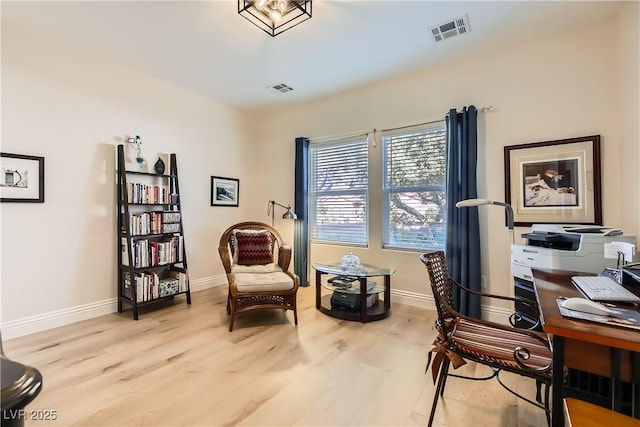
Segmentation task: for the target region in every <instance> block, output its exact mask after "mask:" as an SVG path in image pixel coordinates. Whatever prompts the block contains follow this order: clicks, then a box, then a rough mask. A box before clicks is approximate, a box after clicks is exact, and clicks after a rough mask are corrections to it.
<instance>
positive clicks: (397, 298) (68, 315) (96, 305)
mask: <svg viewBox="0 0 640 427" xmlns="http://www.w3.org/2000/svg"><path fill="white" fill-rule="evenodd" d="M189 284H190V286H191V292H198V291H202V290H204V289H208V288H214V287H218V286H226V285H227V276H226V275H225V274H218V275H216V276H209V277H202V278H200V279H193V280H191V281H190V282H189ZM391 296H392V299H391V300H392V301H393V302H397V303H400V304H406V305H411V306H414V307H420V308H427V309H430V310H435V305H434V300H433V297H432V296H431V295H427V294H420V293H417V292H410V291H403V290H399V289H392V290H391ZM116 311H118V301H117V299H116V298H109V299H106V300H103V301H97V302H93V303H89V304H84V305H79V306H76V307H71V308H66V309H62V310H56V311H50V312H48V313H43V314H37V315H35V316H29V317H24V318H22V319H17V320H12V321H9V322H5V323H3V324H2V327H1V329H2V339H3V340H8V339H12V338H18V337H22V336H25V335H29V334H34V333H36V332H41V331H46V330H48V329H53V328H57V327H59V326H65V325H69V324H71V323H75V322H80V321H82V320H87V319H91V318H94V317H98V316H103V315H105V314H111V313H115V312H116ZM482 312H483V313H484V315H483V318H484V319H486V320H491V321H494V322H499V323H508V318H509V315H510V314H511V311H510V310H508V309H505V308H500V307H491V306H488V305H483V306H482Z"/></svg>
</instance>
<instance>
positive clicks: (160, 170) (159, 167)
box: [153, 157, 164, 175]
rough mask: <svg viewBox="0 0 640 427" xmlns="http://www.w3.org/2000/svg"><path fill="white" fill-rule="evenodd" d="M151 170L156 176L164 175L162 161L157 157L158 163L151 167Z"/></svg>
mask: <svg viewBox="0 0 640 427" xmlns="http://www.w3.org/2000/svg"><path fill="white" fill-rule="evenodd" d="M153 170H154V171H156V173H157V174H158V175H162V174H164V161H163V160H162V159H161V158H160V157H158V161H157V162H156V163H155V164H154V165H153Z"/></svg>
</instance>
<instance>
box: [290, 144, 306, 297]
mask: <svg viewBox="0 0 640 427" xmlns="http://www.w3.org/2000/svg"><path fill="white" fill-rule="evenodd" d="M308 181H309V138H304V137H299V138H296V169H295V199H294V202H293V205H294V209H293V211H294V212H295V213H296V215H297V216H298V219H297V220H295V221H294V223H295V225H294V229H293V272H294V273H295V274H297V275H298V277H299V278H300V285H301V286H309V278H308V274H307V271H308V266H307V264H308V259H309V205H308V202H307V195H308V193H309V189H308V184H307V183H308Z"/></svg>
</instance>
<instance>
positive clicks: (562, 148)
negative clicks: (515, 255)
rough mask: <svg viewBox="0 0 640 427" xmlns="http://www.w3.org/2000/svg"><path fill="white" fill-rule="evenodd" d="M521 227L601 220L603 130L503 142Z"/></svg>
mask: <svg viewBox="0 0 640 427" xmlns="http://www.w3.org/2000/svg"><path fill="white" fill-rule="evenodd" d="M504 169H505V201H506V202H507V203H509V204H510V205H511V207H512V208H513V215H514V224H515V225H516V226H531V225H533V224H587V225H603V224H602V193H601V178H600V177H601V174H600V135H591V136H582V137H576V138H568V139H559V140H554V141H543V142H533V143H528V144H519V145H510V146H506V147H504Z"/></svg>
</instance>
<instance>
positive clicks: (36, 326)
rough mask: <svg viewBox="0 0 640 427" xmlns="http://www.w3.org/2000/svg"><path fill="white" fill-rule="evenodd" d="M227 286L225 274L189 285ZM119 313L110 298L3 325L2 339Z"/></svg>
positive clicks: (195, 287)
mask: <svg viewBox="0 0 640 427" xmlns="http://www.w3.org/2000/svg"><path fill="white" fill-rule="evenodd" d="M226 284H227V276H226V275H225V274H219V275H216V276H210V277H203V278H200V279H194V280H191V281H190V283H189V285H190V286H191V292H198V291H202V290H204V289H208V288H213V287H216V286H223V285H226ZM117 311H118V300H117V298H109V299H106V300H103V301H96V302H92V303H89V304H83V305H79V306H76V307H70V308H65V309H62V310H55V311H50V312H48V313H43V314H37V315H35V316H29V317H23V318H21V319H16V320H12V321H9V322H3V323H2V326H1V329H2V339H3V340H9V339H12V338H18V337H22V336H25V335H29V334H34V333H36V332H42V331H46V330H48V329H53V328H57V327H60V326H65V325H69V324H71V323H76V322H80V321H82V320H87V319H92V318H94V317H98V316H104V315H105V314H111V313H115V312H117Z"/></svg>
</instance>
